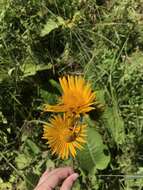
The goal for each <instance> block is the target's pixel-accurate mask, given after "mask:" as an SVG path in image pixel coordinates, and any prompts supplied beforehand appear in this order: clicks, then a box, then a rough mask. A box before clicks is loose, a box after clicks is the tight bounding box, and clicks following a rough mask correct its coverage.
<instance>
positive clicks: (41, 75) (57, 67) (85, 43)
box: [0, 0, 143, 190]
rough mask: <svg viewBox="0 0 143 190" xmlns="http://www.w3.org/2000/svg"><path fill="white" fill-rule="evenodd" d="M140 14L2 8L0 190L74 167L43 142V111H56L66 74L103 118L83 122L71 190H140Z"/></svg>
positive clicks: (124, 5)
mask: <svg viewBox="0 0 143 190" xmlns="http://www.w3.org/2000/svg"><path fill="white" fill-rule="evenodd" d="M142 9H143V1H142V0H121V1H118V0H108V1H106V0H96V1H93V0H72V1H71V0H60V1H57V0H56V1H52V0H48V1H46V0H34V1H32V0H26V1H14V0H1V1H0V163H1V168H0V174H1V175H0V190H5V189H6V188H7V189H10V190H11V189H21V190H30V189H34V187H35V184H36V183H37V180H38V178H39V177H40V175H41V174H42V173H43V172H44V170H45V169H46V167H58V166H64V165H71V166H72V162H71V160H68V161H61V160H57V159H56V158H55V157H52V156H51V154H50V151H49V150H48V147H47V145H46V144H45V142H44V141H43V140H42V139H41V136H42V125H43V122H45V121H47V120H48V118H49V116H50V113H48V114H44V113H42V105H43V104H44V103H47V102H48V103H50V104H54V103H55V102H56V101H57V98H58V96H59V94H60V92H61V89H60V87H59V85H58V77H59V76H62V75H66V74H77V75H79V74H83V75H84V76H85V78H86V79H87V80H88V81H90V82H91V84H92V87H93V89H94V90H95V91H96V94H97V100H98V101H99V102H101V104H103V108H104V112H103V110H102V112H101V114H99V111H101V110H100V109H96V110H94V111H93V112H91V113H90V114H89V115H90V118H86V119H85V120H86V122H88V124H89V125H90V128H89V130H88V136H87V139H88V143H87V144H86V146H85V149H83V151H81V152H79V155H78V159H79V160H78V161H75V163H74V168H75V169H77V170H78V171H80V172H81V175H80V178H79V180H78V181H77V183H76V185H75V189H83V190H84V189H85V190H87V189H93V190H94V189H95V190H102V189H104V190H109V189H110V190H115V189H116V190H129V189H130V190H136V189H139V190H141V189H142V184H143V182H142V179H143V178H142V173H143V172H142V168H143V164H142V157H143V154H142V146H143V137H142V133H143V53H142V50H143V27H142V26H143V25H142ZM96 106H97V105H96ZM98 106H99V107H98V108H101V107H100V106H101V105H98ZM105 150H108V151H105ZM91 169H92V170H91Z"/></svg>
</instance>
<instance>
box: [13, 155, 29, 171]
mask: <svg viewBox="0 0 143 190" xmlns="http://www.w3.org/2000/svg"><path fill="white" fill-rule="evenodd" d="M15 162H16V165H17V168H18V169H24V168H26V167H28V166H29V164H30V163H31V158H30V157H28V156H27V155H25V154H18V156H17V157H16V158H15Z"/></svg>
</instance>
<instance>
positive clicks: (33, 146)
mask: <svg viewBox="0 0 143 190" xmlns="http://www.w3.org/2000/svg"><path fill="white" fill-rule="evenodd" d="M26 145H27V146H28V148H29V149H30V150H31V152H32V153H33V154H34V155H36V154H39V153H40V149H39V147H38V146H37V145H36V144H35V143H34V142H33V141H32V140H30V139H27V140H26Z"/></svg>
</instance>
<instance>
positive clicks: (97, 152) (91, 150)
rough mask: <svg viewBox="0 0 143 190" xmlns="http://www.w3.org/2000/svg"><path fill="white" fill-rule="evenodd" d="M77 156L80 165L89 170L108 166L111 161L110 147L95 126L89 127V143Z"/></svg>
mask: <svg viewBox="0 0 143 190" xmlns="http://www.w3.org/2000/svg"><path fill="white" fill-rule="evenodd" d="M105 153H107V155H106V154H105ZM77 158H78V161H79V164H80V167H81V168H82V169H84V170H87V171H90V170H91V169H93V168H94V167H95V168H96V169H100V170H103V169H105V168H106V167H107V166H108V164H109V162H110V155H109V153H108V147H107V146H106V145H104V144H103V141H102V137H101V135H100V134H99V133H98V132H97V131H96V129H95V128H90V127H89V128H88V131H87V144H86V145H85V147H84V149H83V150H82V151H79V152H78V156H77Z"/></svg>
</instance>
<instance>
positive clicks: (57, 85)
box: [49, 79, 62, 93]
mask: <svg viewBox="0 0 143 190" xmlns="http://www.w3.org/2000/svg"><path fill="white" fill-rule="evenodd" d="M49 82H50V84H51V85H52V86H53V87H55V88H56V89H57V90H58V91H59V92H60V93H62V89H61V86H60V84H59V83H58V82H57V81H55V80H53V79H50V80H49Z"/></svg>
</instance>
